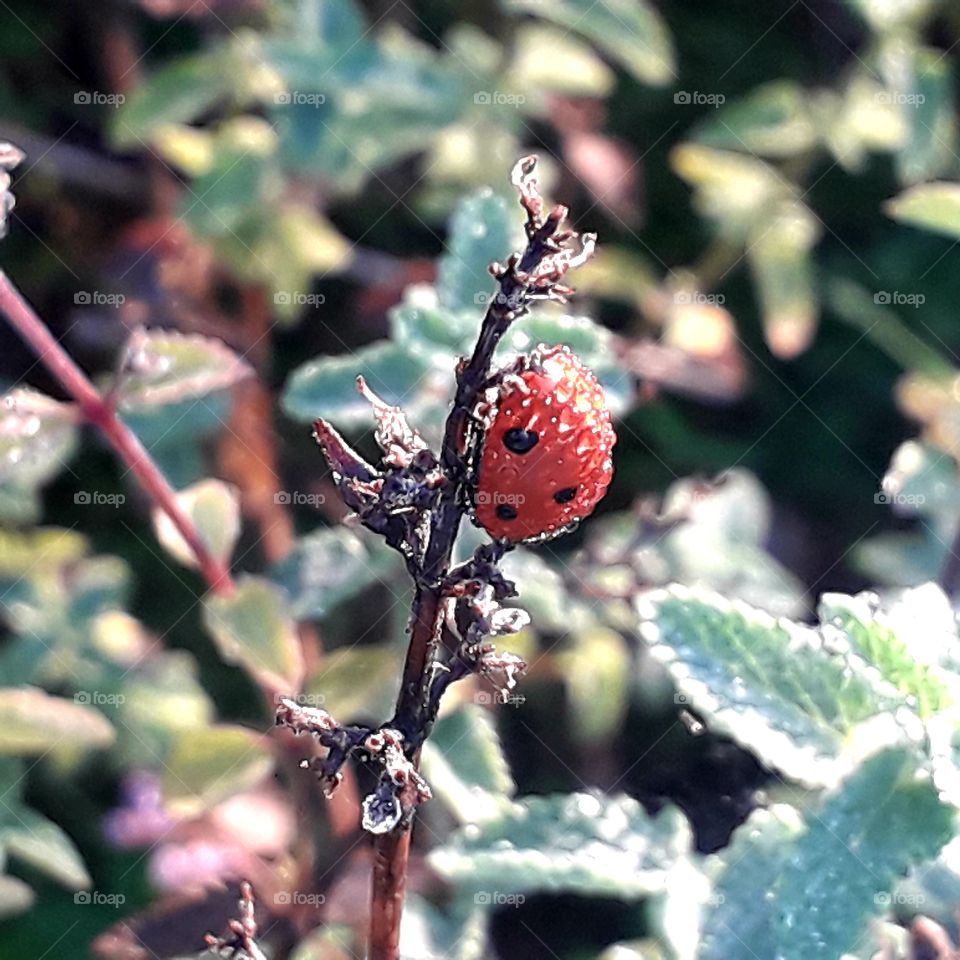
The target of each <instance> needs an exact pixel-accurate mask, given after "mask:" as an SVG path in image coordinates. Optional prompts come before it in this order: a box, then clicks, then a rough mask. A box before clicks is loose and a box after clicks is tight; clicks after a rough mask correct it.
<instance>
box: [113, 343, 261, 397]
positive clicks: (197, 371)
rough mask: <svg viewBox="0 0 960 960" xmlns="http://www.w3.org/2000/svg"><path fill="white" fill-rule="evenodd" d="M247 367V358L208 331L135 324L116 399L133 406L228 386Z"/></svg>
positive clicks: (237, 379)
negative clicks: (140, 327)
mask: <svg viewBox="0 0 960 960" xmlns="http://www.w3.org/2000/svg"><path fill="white" fill-rule="evenodd" d="M250 373H251V370H250V367H249V366H248V364H247V363H245V362H244V361H243V360H241V359H240V358H239V357H238V356H237V355H236V354H235V353H234V352H233V351H232V350H231V349H230V348H229V347H227V346H226V345H225V344H223V343H222V342H221V341H219V340H214V339H213V338H212V337H202V336H199V335H196V334H182V333H177V332H175V331H170V330H140V331H139V332H138V333H136V334H134V335H133V337H131V339H130V343H129V345H128V347H127V354H126V357H125V361H124V370H123V373H122V379H121V382H120V385H119V388H118V390H117V400H118V403H119V405H120V407H121V409H122V410H124V411H134V412H136V411H139V410H142V409H143V408H150V407H155V406H160V405H164V404H175V403H181V402H182V401H184V400H190V399H194V398H196V397H202V396H205V395H206V394H210V393H214V392H216V391H219V390H226V389H227V388H228V387H232V386H233V385H234V384H235V383H237V382H238V381H239V380H242V379H243V378H244V377H247V376H249V375H250Z"/></svg>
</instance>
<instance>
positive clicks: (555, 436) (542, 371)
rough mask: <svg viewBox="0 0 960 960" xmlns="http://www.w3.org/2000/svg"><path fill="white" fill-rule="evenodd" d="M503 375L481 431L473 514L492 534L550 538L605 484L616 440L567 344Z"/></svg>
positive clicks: (597, 390) (599, 397) (591, 380)
mask: <svg viewBox="0 0 960 960" xmlns="http://www.w3.org/2000/svg"><path fill="white" fill-rule="evenodd" d="M511 374H512V375H511V376H507V377H504V378H503V381H502V383H501V386H500V392H499V396H498V400H497V403H496V405H495V408H494V411H493V414H492V417H491V419H490V421H489V424H488V426H487V428H486V430H485V432H484V439H483V448H482V450H481V453H480V463H479V469H478V472H477V489H476V494H475V498H474V499H475V517H476V520H477V522H478V523H479V524H480V526H482V527H483V528H484V529H485V530H486V531H487V532H488V533H489V534H490V535H491V536H492V537H495V538H497V539H505V540H511V541H521V540H534V539H538V538H541V537H545V536H551V535H553V534H555V533H557V532H559V531H561V530H562V529H563V528H564V527H566V526H568V525H569V524H571V523H573V522H574V521H576V520H581V519H583V518H584V517H586V516H588V515H589V514H590V513H591V512H592V511H593V509H594V507H595V506H596V505H597V503H599V501H600V500H601V498H602V497H603V495H604V494H605V493H606V491H607V487H608V486H609V485H610V480H611V478H612V476H613V464H612V462H611V459H610V454H611V451H612V449H613V445H614V444H615V443H616V435H615V434H614V431H613V425H612V423H611V418H610V411H609V410H608V409H607V406H606V402H605V398H604V394H603V388H602V387H601V386H600V384H599V383H598V382H597V378H596V377H595V376H594V375H593V374H592V373H591V372H590V371H589V370H588V369H587V368H586V367H585V366H583V364H582V363H581V362H580V361H579V360H578V359H577V358H576V357H575V356H574V355H573V354H572V353H571V352H570V350H569V349H568V348H567V347H562V346H557V347H544V346H540V347H538V348H537V349H536V350H535V351H533V353H531V354H529V355H527V356H525V357H523V358H521V360H520V361H518V369H516V372H514V371H513V370H511Z"/></svg>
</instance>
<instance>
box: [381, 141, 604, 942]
mask: <svg viewBox="0 0 960 960" xmlns="http://www.w3.org/2000/svg"><path fill="white" fill-rule="evenodd" d="M535 165H536V158H534V157H526V158H524V159H523V160H521V161H520V162H519V163H518V164H517V165H516V167H515V168H514V174H513V183H514V186H515V187H516V188H517V190H518V192H519V194H520V202H521V204H522V205H523V207H524V209H525V210H526V212H527V223H526V231H527V246H526V249H525V250H524V251H523V253H522V254H521V255H517V254H514V255H512V256H511V257H510V259H509V260H508V261H507V263H506V265H499V264H494V265H493V266H492V267H491V273H493V275H494V276H495V277H496V278H497V281H498V291H497V294H496V295H495V296H494V297H493V298H492V300H491V301H490V304H489V306H488V308H487V312H486V315H485V316H484V319H483V322H482V325H481V328H480V334H479V337H478V338H477V343H476V345H475V347H474V350H473V354H472V355H471V357H470V359H469V360H468V361H466V362H465V363H464V362H461V364H460V365H459V367H458V369H457V387H456V392H455V395H454V402H453V408H452V410H451V411H450V414H449V416H448V417H447V421H446V425H445V429H444V437H443V446H442V448H441V454H440V465H441V467H442V469H443V472H444V476H445V482H444V484H443V485H442V486H441V488H440V492H439V497H438V500H437V503H436V506H435V508H434V509H433V510H432V512H431V518H430V534H429V540H428V543H427V548H426V553H425V556H424V558H423V562H422V566H421V569H420V571H419V576H417V577H416V580H417V582H416V593H415V596H414V605H413V615H412V618H411V628H410V644H409V647H408V649H407V656H406V661H405V664H404V669H403V678H402V681H401V685H400V693H399V696H398V699H397V707H396V712H395V716H394V720H393V721H391V725H393V726H396V727H397V728H398V729H401V730H403V729H414V730H417V731H418V733H419V737H418V740H419V742H416V743H415V744H414V751H415V752H414V754H413V756H412V757H411V758H410V759H411V760H412V762H413V763H414V766H416V765H417V763H418V761H419V753H420V749H419V748H420V743H421V742H422V739H423V737H425V736H426V734H427V732H428V730H427V729H426V726H427V725H428V724H429V723H430V722H431V721H432V716H430V715H429V708H428V707H427V703H428V701H429V696H428V686H429V681H430V673H431V671H430V669H429V668H430V665H431V663H430V661H431V652H432V651H433V650H435V649H436V647H437V646H438V645H439V641H440V637H441V632H442V616H441V615H442V610H443V599H444V598H443V583H444V580H445V579H446V577H447V575H448V573H449V570H450V563H451V560H452V556H453V548H454V543H455V542H456V538H457V533H458V531H459V529H460V521H461V520H462V519H463V515H464V513H465V512H466V510H467V506H468V483H469V472H468V459H469V455H470V452H471V450H472V449H473V445H474V444H475V442H476V439H477V437H476V433H477V426H476V423H475V409H476V407H477V405H478V403H479V402H480V401H481V399H482V398H483V395H484V392H485V390H486V388H487V387H488V386H489V379H490V368H491V366H492V364H493V356H494V352H495V350H496V348H497V345H498V344H499V343H500V340H501V339H502V338H503V335H504V334H505V333H506V332H507V330H508V329H509V327H510V324H511V323H513V321H514V320H515V319H516V318H517V317H519V316H522V315H523V314H524V313H526V312H527V308H528V305H529V303H530V301H531V300H534V299H562V298H563V296H564V294H566V293H569V292H570V291H569V290H568V289H567V288H566V287H563V286H561V285H560V281H561V279H562V278H563V275H564V274H565V273H566V271H567V270H568V269H569V268H570V267H572V266H575V265H576V264H577V263H578V262H580V261H581V260H582V259H585V258H586V257H587V256H589V255H590V252H592V249H593V243H594V238H593V237H592V236H590V235H585V236H584V237H583V238H582V250H581V251H579V252H576V253H572V252H571V251H570V250H569V249H568V248H565V247H564V246H563V244H564V242H565V241H567V240H569V239H571V238H572V237H573V234H572V233H570V232H567V231H561V230H560V227H561V224H562V222H563V220H564V219H565V218H566V215H567V211H566V209H565V208H564V207H560V206H558V207H555V208H554V209H553V210H552V211H551V212H550V213H549V215H548V216H547V217H546V218H545V219H544V218H542V209H543V202H542V200H541V199H540V195H539V192H538V190H537V185H536V180H535V178H534V169H535ZM409 853H410V829H409V827H408V826H401V827H399V828H397V829H395V830H392V831H390V832H389V833H385V834H381V835H380V836H378V837H377V839H376V842H375V845H374V866H373V882H372V891H371V917H370V953H369V957H370V960H397V957H398V956H399V938H400V916H401V912H402V908H403V897H404V891H405V887H406V876H407V862H408V858H409Z"/></svg>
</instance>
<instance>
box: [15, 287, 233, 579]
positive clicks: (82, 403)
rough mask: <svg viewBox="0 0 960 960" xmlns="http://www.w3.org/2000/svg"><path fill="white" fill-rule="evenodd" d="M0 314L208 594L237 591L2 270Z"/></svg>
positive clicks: (146, 458)
mask: <svg viewBox="0 0 960 960" xmlns="http://www.w3.org/2000/svg"><path fill="white" fill-rule="evenodd" d="M0 312H2V313H4V314H5V315H6V317H7V319H8V320H9V321H10V323H11V325H12V326H13V328H14V329H15V330H16V331H17V333H18V334H19V335H20V336H21V337H22V338H23V340H24V341H25V342H26V343H27V344H28V345H29V346H30V347H32V348H33V351H34V352H35V353H36V355H37V357H38V358H39V360H40V361H41V362H42V363H43V364H44V366H46V368H47V369H48V370H49V371H50V373H51V374H52V375H53V376H54V377H55V378H56V380H57V381H58V382H59V383H60V385H61V386H62V387H63V389H64V390H65V391H66V392H67V393H68V394H69V395H70V396H71V397H72V398H73V399H74V400H75V401H76V403H77V406H78V407H79V409H80V412H81V413H82V415H83V417H84V418H85V419H86V420H87V421H88V422H89V423H91V424H92V425H93V426H94V427H96V428H97V429H98V430H99V431H100V432H101V433H102V434H103V436H104V438H105V439H106V441H107V442H108V443H109V444H110V446H112V447H113V449H114V450H115V451H116V453H117V456H118V457H119V458H120V459H121V460H122V461H123V463H124V464H126V466H127V467H128V469H129V470H130V472H131V473H133V474H134V476H135V477H136V478H137V480H139V481H140V486H141V487H142V488H143V490H144V492H145V493H146V494H147V496H148V497H149V498H150V499H151V500H152V501H153V503H154V504H156V506H157V507H158V508H159V509H160V510H162V511H163V512H164V513H165V514H166V515H167V516H168V517H169V518H170V521H171V522H172V523H173V525H174V527H176V529H177V532H178V533H179V534H180V536H181V537H183V539H184V541H185V542H186V544H187V545H188V546H189V547H190V550H191V552H192V553H193V555H194V557H195V558H196V561H197V566H198V567H199V568H200V572H201V574H202V575H203V578H204V580H206V582H207V585H208V586H209V588H210V589H211V590H212V591H213V592H214V593H218V594H229V593H231V592H232V591H233V581H232V579H231V577H230V571H229V570H228V569H227V567H226V566H225V565H224V564H223V563H222V562H221V561H220V560H218V559H217V558H216V557H215V556H213V554H211V553H210V551H209V550H208V549H207V547H206V544H204V542H203V540H202V539H201V537H200V534H199V533H198V531H197V529H196V527H195V526H194V524H193V521H192V520H191V519H190V518H189V517H188V516H187V514H186V513H185V512H184V511H183V510H182V509H181V507H180V504H179V503H178V502H177V497H176V493H175V492H174V490H173V488H172V487H171V486H170V483H169V482H168V480H167V478H166V477H165V476H164V475H163V473H162V472H161V471H160V469H159V467H157V465H156V463H154V461H153V459H152V458H151V456H150V454H149V453H148V452H147V450H146V449H145V448H144V446H143V444H142V443H141V442H140V439H139V437H137V435H136V434H135V433H134V432H133V431H132V430H131V429H130V428H129V427H128V426H127V425H126V424H125V423H124V422H123V421H122V420H121V419H120V418H119V417H118V416H117V413H116V411H115V410H114V408H113V406H112V404H110V403H108V402H107V401H106V400H104V398H103V397H102V396H101V395H100V393H99V392H98V391H97V389H96V387H95V386H94V385H93V384H92V383H91V382H90V379H89V377H87V375H86V374H85V373H84V372H83V371H82V370H81V369H80V367H78V366H77V364H76V363H75V362H74V360H73V358H72V357H71V356H70V354H68V353H67V351H66V350H64V348H63V347H62V346H61V345H60V344H59V343H58V342H57V340H56V339H55V338H54V336H53V334H51V333H50V331H49V330H48V329H47V327H46V325H45V324H44V323H43V321H42V320H41V319H40V318H39V317H38V316H37V314H36V312H35V311H34V310H33V308H32V307H31V306H30V305H29V304H28V303H27V302H26V300H24V299H23V296H22V295H21V294H20V292H19V291H18V290H17V289H16V287H15V286H14V285H13V283H12V282H11V281H10V279H9V277H7V275H6V274H5V273H4V272H3V271H2V270H0Z"/></svg>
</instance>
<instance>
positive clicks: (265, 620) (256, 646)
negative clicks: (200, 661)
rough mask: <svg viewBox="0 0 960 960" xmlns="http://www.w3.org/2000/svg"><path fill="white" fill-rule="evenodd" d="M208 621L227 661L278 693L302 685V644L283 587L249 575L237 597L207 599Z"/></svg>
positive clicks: (243, 580) (204, 616)
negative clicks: (288, 609)
mask: <svg viewBox="0 0 960 960" xmlns="http://www.w3.org/2000/svg"><path fill="white" fill-rule="evenodd" d="M203 619H204V622H205V623H206V625H207V629H209V630H210V633H211V634H212V635H213V638H214V640H215V641H216V643H217V648H218V649H219V650H220V654H221V656H222V657H223V659H224V660H226V661H227V662H228V663H236V664H239V665H240V666H241V667H243V668H244V669H245V670H247V671H248V672H249V673H250V674H251V675H252V676H254V677H258V678H259V679H261V680H262V681H263V682H264V683H266V684H267V685H268V686H270V687H272V688H275V689H277V690H296V689H297V688H298V687H299V685H300V680H301V677H302V674H303V658H302V654H301V650H300V642H299V638H298V637H297V632H296V628H295V626H294V623H293V621H292V620H291V619H290V617H289V616H288V614H287V611H286V608H285V598H284V595H283V593H282V591H281V590H280V588H279V587H277V586H275V585H274V584H272V583H270V582H269V581H268V580H265V579H263V578H261V577H245V578H244V579H242V580H240V581H239V582H238V584H237V589H236V591H235V592H234V593H233V594H230V595H227V596H209V597H207V599H206V600H205V601H204V610H203Z"/></svg>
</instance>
